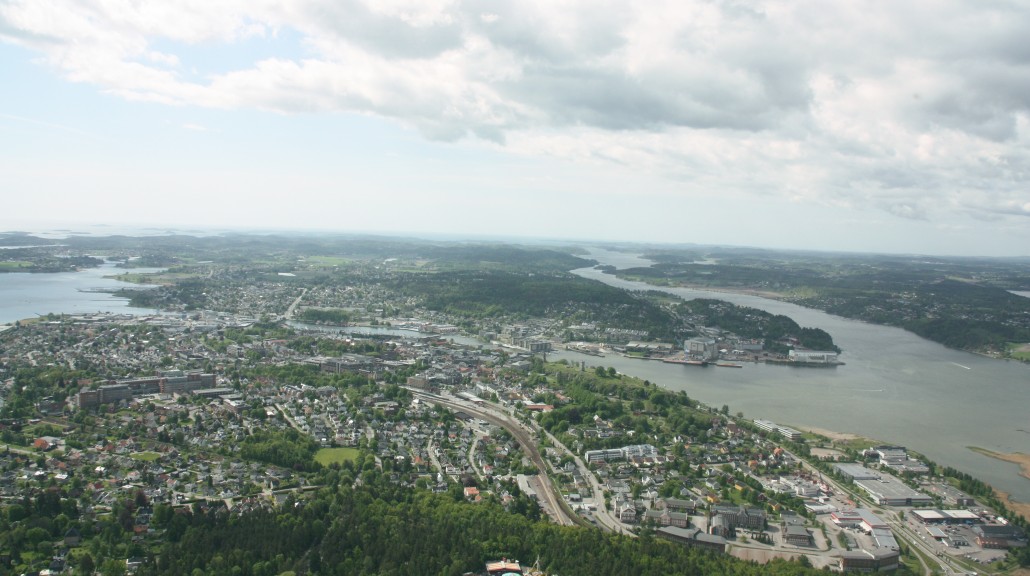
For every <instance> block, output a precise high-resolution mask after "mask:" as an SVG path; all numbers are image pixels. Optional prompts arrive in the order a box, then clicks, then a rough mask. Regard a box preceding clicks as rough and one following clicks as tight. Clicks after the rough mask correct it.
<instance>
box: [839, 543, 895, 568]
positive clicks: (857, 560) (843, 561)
mask: <svg viewBox="0 0 1030 576" xmlns="http://www.w3.org/2000/svg"><path fill="white" fill-rule="evenodd" d="M900 558H901V554H900V553H899V552H898V551H897V550H887V549H881V548H877V549H874V550H848V551H847V552H841V554H840V563H839V567H840V570H841V571H842V572H886V571H888V570H897V569H898V562H899V561H900Z"/></svg>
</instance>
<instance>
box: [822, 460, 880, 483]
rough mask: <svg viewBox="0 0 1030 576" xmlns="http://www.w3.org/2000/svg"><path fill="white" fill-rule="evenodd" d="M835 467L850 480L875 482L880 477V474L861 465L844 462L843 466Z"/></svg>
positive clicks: (835, 465) (836, 465)
mask: <svg viewBox="0 0 1030 576" xmlns="http://www.w3.org/2000/svg"><path fill="white" fill-rule="evenodd" d="M833 467H834V468H836V469H837V471H838V472H840V473H841V474H843V475H844V477H845V478H847V479H848V480H873V479H875V478H879V477H880V474H879V473H877V472H874V471H872V470H870V469H868V468H866V467H865V466H863V465H861V464H855V463H851V462H844V463H841V464H834V466H833Z"/></svg>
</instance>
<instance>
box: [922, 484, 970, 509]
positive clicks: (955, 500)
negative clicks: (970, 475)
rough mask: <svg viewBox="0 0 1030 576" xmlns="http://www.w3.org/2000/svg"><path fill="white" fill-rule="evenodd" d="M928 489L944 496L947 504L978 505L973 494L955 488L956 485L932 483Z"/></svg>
mask: <svg viewBox="0 0 1030 576" xmlns="http://www.w3.org/2000/svg"><path fill="white" fill-rule="evenodd" d="M927 490H929V491H930V492H932V493H934V494H939V495H940V496H942V497H943V498H944V502H945V503H946V504H952V505H954V506H976V500H975V499H974V498H973V497H972V496H970V495H969V494H966V493H965V492H963V491H961V490H959V489H958V488H955V487H954V486H949V485H948V484H943V483H935V484H930V486H929V487H928V488H927Z"/></svg>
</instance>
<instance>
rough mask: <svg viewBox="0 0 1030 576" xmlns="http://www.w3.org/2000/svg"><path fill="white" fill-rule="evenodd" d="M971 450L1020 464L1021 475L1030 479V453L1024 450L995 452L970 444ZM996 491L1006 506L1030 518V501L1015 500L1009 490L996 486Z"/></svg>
mask: <svg viewBox="0 0 1030 576" xmlns="http://www.w3.org/2000/svg"><path fill="white" fill-rule="evenodd" d="M968 448H969V449H970V450H972V451H973V452H976V453H977V454H981V455H983V456H987V457H988V458H994V459H995V460H1001V461H1002V462H1009V463H1011V464H1018V465H1019V475H1020V476H1022V477H1024V478H1026V479H1028V480H1030V454H1024V453H1022V452H1012V453H1004V452H995V451H994V450H988V449H987V448H981V447H979V446H968ZM992 488H993V489H994V493H995V494H997V495H998V499H1000V500H1001V501H1002V502H1004V503H1005V506H1006V507H1007V508H1008V509H1009V510H1011V511H1013V512H1015V513H1016V514H1019V515H1021V516H1022V517H1023V518H1030V502H1020V501H1018V500H1013V499H1012V496H1010V495H1009V494H1008V493H1007V492H1002V491H1001V490H998V489H997V488H994V487H993V486H992Z"/></svg>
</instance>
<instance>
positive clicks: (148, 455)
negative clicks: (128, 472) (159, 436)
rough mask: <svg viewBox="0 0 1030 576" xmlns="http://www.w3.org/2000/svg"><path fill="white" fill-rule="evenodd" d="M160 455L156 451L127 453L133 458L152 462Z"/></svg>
mask: <svg viewBox="0 0 1030 576" xmlns="http://www.w3.org/2000/svg"><path fill="white" fill-rule="evenodd" d="M160 457H161V455H160V454H158V453H157V452H136V453H135V454H130V455H129V458H132V459H133V460H142V461H144V462H154V461H155V460H157V459H158V458H160Z"/></svg>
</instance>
